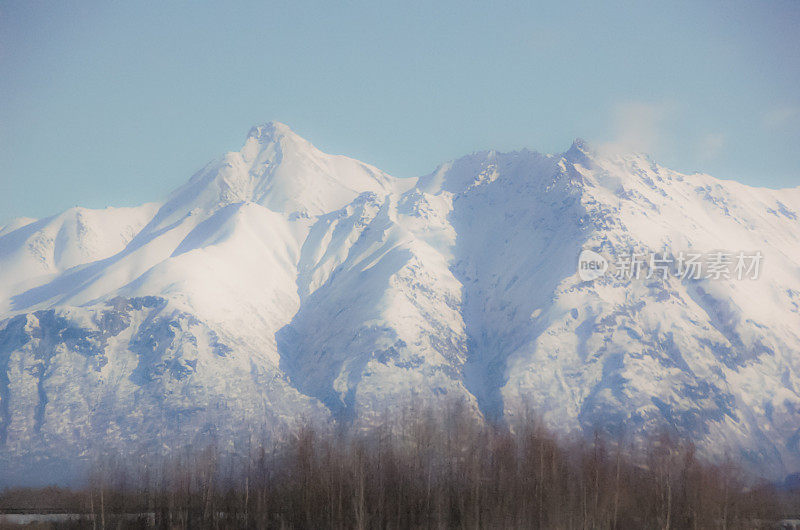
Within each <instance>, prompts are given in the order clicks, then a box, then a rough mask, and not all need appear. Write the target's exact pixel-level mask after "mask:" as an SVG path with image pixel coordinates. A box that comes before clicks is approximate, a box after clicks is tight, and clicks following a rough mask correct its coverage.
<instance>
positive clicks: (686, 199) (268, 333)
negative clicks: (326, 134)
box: [0, 123, 800, 484]
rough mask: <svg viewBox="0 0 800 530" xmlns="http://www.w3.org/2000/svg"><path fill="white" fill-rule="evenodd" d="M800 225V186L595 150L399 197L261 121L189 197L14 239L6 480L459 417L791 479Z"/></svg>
mask: <svg viewBox="0 0 800 530" xmlns="http://www.w3.org/2000/svg"><path fill="white" fill-rule="evenodd" d="M798 216H800V188H795V189H784V190H771V189H761V188H752V187H748V186H745V185H742V184H739V183H736V182H732V181H722V180H718V179H715V178H712V177H710V176H708V175H702V174H693V175H683V174H680V173H677V172H675V171H671V170H669V169H667V168H664V167H661V166H659V165H658V164H656V163H654V162H653V161H651V160H650V159H649V158H648V157H646V156H644V155H624V156H623V155H618V154H604V153H600V152H597V151H595V150H593V149H591V148H590V147H588V146H587V145H585V144H584V143H583V142H581V141H580V140H577V141H576V142H575V143H574V144H573V145H572V146H571V147H570V148H569V149H568V150H567V151H566V152H564V153H561V154H554V155H550V154H539V153H536V152H533V151H528V150H522V151H518V152H511V153H499V152H495V151H485V152H479V153H473V154H471V155H468V156H465V157H463V158H460V159H458V160H455V161H452V162H448V163H446V164H443V165H442V166H440V167H439V168H437V169H436V170H435V171H434V172H433V173H431V174H429V175H426V176H424V177H420V178H395V177H392V176H390V175H388V174H386V173H384V172H383V171H381V170H379V169H377V168H375V167H372V166H370V165H368V164H364V163H362V162H359V161H357V160H353V159H351V158H347V157H344V156H333V155H328V154H325V153H322V152H320V151H319V150H317V149H316V148H315V147H314V146H313V145H311V144H310V143H309V142H307V141H306V140H304V139H302V138H300V137H299V136H298V135H296V134H295V133H293V132H292V131H291V130H290V129H289V128H288V127H287V126H285V125H282V124H280V123H270V124H267V125H263V126H259V127H255V128H253V129H252V130H251V131H250V134H249V136H248V138H247V140H246V142H245V144H244V146H243V147H242V149H241V151H239V152H233V153H228V154H226V155H225V156H224V157H222V158H221V159H220V160H218V161H215V162H212V163H211V164H209V165H207V166H206V167H205V168H203V169H202V170H200V171H199V172H197V173H196V174H195V175H194V176H193V177H192V178H191V179H190V180H189V181H188V182H187V183H186V184H184V185H183V186H181V187H179V188H178V189H176V190H175V191H174V192H173V193H172V194H171V195H170V196H169V197H168V198H167V199H166V201H164V202H162V203H149V204H144V205H141V206H138V207H134V208H108V209H105V210H89V209H84V208H74V209H70V210H68V211H66V212H64V213H61V214H59V215H56V216H54V217H50V218H47V219H41V220H35V219H18V220H14V221H11V222H10V223H8V224H7V225H6V226H3V227H0V469H2V470H4V472H3V473H0V475H2V477H3V480H4V481H5V482H7V483H15V484H16V483H22V482H26V481H27V482H32V481H51V480H55V479H58V478H59V477H70V476H73V474H74V473H75V472H76V470H78V469H80V468H81V466H84V465H85V464H86V462H88V461H89V460H91V458H92V457H93V455H96V454H100V453H102V452H106V451H111V452H117V453H121V454H135V455H148V454H165V453H166V452H169V451H171V450H175V449H179V448H182V447H185V446H197V445H198V444H201V443H206V442H208V441H211V440H213V441H214V443H216V444H217V445H218V446H219V447H221V448H224V449H226V450H227V449H230V450H232V451H236V450H238V449H243V448H246V446H247V444H248V440H249V439H250V437H252V436H271V435H273V434H275V433H278V432H281V431H282V430H284V429H285V428H286V427H291V426H292V425H295V424H296V423H297V422H301V421H320V422H327V421H337V422H341V423H344V424H351V423H352V424H355V425H362V424H363V425H366V424H369V423H370V422H372V421H376V420H377V418H379V417H381V416H382V415H384V414H386V412H387V411H391V410H397V408H398V406H399V404H401V403H404V402H409V400H415V402H419V403H424V404H430V405H435V404H436V403H441V402H444V401H445V400H455V401H461V402H463V403H465V404H466V406H467V407H468V408H469V409H471V410H474V413H475V414H476V415H481V416H483V417H485V418H487V419H488V420H491V421H513V418H515V417H517V416H518V415H520V414H523V413H526V411H528V410H533V411H535V413H536V414H538V415H539V417H540V418H541V419H542V420H543V421H544V422H545V423H546V424H547V425H548V426H549V427H550V428H552V429H555V430H556V431H558V432H562V433H580V432H583V433H586V434H588V435H591V434H592V433H593V432H594V431H603V432H608V433H611V434H612V435H622V434H625V435H630V436H641V435H645V434H647V433H652V432H657V431H659V430H664V429H666V430H667V431H668V432H672V433H674V434H676V435H678V436H681V437H686V438H689V439H691V440H693V441H694V442H695V443H696V445H697V447H698V450H699V451H700V452H701V453H702V454H703V455H705V456H706V457H708V458H711V459H715V458H723V457H725V456H731V457H733V458H736V459H737V460H740V461H741V462H742V463H743V464H744V465H745V466H746V467H748V468H749V469H752V470H754V471H756V472H757V473H759V474H761V475H763V476H767V477H773V478H782V477H783V476H784V475H786V474H789V473H791V472H796V471H798V470H800V219H798ZM585 251H592V253H589V254H590V255H591V256H594V257H595V258H596V259H595V261H594V262H593V263H594V265H592V266H593V267H594V266H597V267H599V268H600V269H599V270H600V273H602V272H603V270H604V267H606V265H604V264H603V263H604V261H603V260H606V261H605V263H607V264H608V265H607V271H605V274H597V275H595V276H597V277H595V278H587V277H586V275H585V274H582V272H585V271H582V270H581V269H580V268H579V256H581V255H582V252H583V253H584V255H586V253H585ZM742 254H744V255H745V257H746V258H747V260H748V261H747V263H746V267H744V268H742V263H743V262H742V261H741V256H742ZM697 255H700V258H698V259H697V260H695V261H694V262H693V263H694V264H697V263H700V264H701V265H702V266H704V267H705V269H703V270H702V271H692V270H689V269H687V267H686V265H687V261H686V260H685V258H686V257H687V256H690V257H691V256H697ZM756 256H758V259H756ZM636 257H639V258H640V259H641V264H640V265H641V267H640V270H639V265H637V264H636V263H635V262H636ZM689 261H691V260H689ZM581 263H583V261H582V262H581ZM595 272H596V271H595ZM687 272H689V273H688V274H687ZM694 272H698V273H697V274H695V273H694ZM628 273H630V274H628ZM742 273H745V274H742ZM243 450H244V449H243Z"/></svg>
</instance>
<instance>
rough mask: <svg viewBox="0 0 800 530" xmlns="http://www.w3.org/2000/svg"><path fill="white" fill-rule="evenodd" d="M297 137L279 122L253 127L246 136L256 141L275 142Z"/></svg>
mask: <svg viewBox="0 0 800 530" xmlns="http://www.w3.org/2000/svg"><path fill="white" fill-rule="evenodd" d="M290 135H291V136H297V134H296V133H295V132H294V131H293V130H292V129H291V128H290V127H289V126H288V125H286V124H285V123H281V122H279V121H269V122H267V123H264V124H262V125H255V126H253V127H252V128H251V129H250V132H249V133H248V134H247V137H248V138H255V139H257V140H260V141H263V140H265V139H266V140H277V139H280V138H282V137H284V136H290Z"/></svg>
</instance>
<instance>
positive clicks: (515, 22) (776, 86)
mask: <svg viewBox="0 0 800 530" xmlns="http://www.w3.org/2000/svg"><path fill="white" fill-rule="evenodd" d="M427 4H428V3H427V2H415V1H405V2H381V1H375V0H373V1H370V2H325V3H322V2H320V3H312V2H302V1H300V2H295V1H291V2H290V1H286V0H284V1H280V2H274V3H267V2H263V3H262V2H258V3H256V2H252V3H251V2H214V3H211V2H188V1H186V2H178V1H174V2H107V1H103V2H96V3H95V2H88V1H80V2H69V1H61V0H59V1H54V2H38V1H29V0H20V1H3V0H0V223H3V222H5V221H6V220H8V219H9V218H11V217H16V216H22V215H25V216H33V217H42V216H46V215H49V214H52V213H56V212H57V211H60V210H63V209H66V208H68V207H71V206H74V205H82V206H88V207H104V206H106V205H132V204H138V203H141V202H145V201H150V200H161V199H162V198H163V197H164V196H165V195H166V194H167V193H168V192H169V191H170V190H171V189H173V188H174V187H176V186H178V185H179V184H181V183H183V182H184V181H185V180H186V179H188V177H189V176H190V175H191V174H192V173H193V172H194V171H195V170H197V169H199V168H200V167H202V166H203V165H204V164H205V163H206V162H208V161H209V160H211V159H213V158H216V157H218V156H219V155H221V154H222V153H224V152H225V151H228V150H233V149H239V148H240V147H241V144H242V142H243V141H244V137H245V135H246V134H247V131H248V129H249V128H250V126H251V125H254V124H256V123H262V122H265V121H269V120H278V121H283V122H285V123H287V124H289V125H290V126H291V127H292V128H293V129H294V130H295V131H297V132H298V133H299V134H300V135H302V136H304V137H306V138H308V139H309V140H310V141H311V142H312V143H314V144H315V145H317V146H318V147H319V148H321V149H322V150H324V151H327V152H331V153H341V154H347V155H349V156H353V157H355V158H358V159H361V160H364V161H365V162H369V163H372V164H374V165H376V166H378V167H380V168H382V169H384V170H386V171H388V172H390V173H392V174H394V175H397V176H417V175H421V174H425V173H428V172H430V171H432V170H433V169H434V167H435V166H436V165H438V164H439V163H441V162H443V161H445V160H447V159H450V158H454V157H457V156H461V155H463V154H466V153H469V152H472V151H474V150H478V149H485V148H496V149H500V150H510V149H516V148H520V147H530V148H532V149H536V150H539V151H544V152H561V151H564V150H566V149H567V148H568V147H569V145H570V143H571V142H572V139H573V138H575V137H578V136H580V137H584V138H587V139H588V140H589V141H590V142H593V143H595V144H604V143H610V144H616V145H619V146H621V147H624V148H629V149H633V150H641V151H647V152H650V153H651V154H652V155H653V156H654V157H655V159H656V160H658V161H659V162H661V163H663V164H665V165H667V166H670V167H672V168H674V169H678V170H681V171H687V172H691V171H704V172H708V173H711V174H713V175H715V176H718V177H721V178H732V179H737V180H741V181H743V182H746V183H750V184H755V185H761V186H770V187H789V186H792V187H794V186H798V185H800V30H798V28H800V2H798V1H787V2H779V1H763V2H756V1H748V2H736V1H721V2H711V1H703V0H693V1H691V2H672V1H669V2H666V1H652V2H621V3H609V2H598V1H596V0H595V1H591V2H585V3H570V2H553V3H549V4H547V5H531V4H532V3H529V2H520V3H511V2H480V3H478V2H464V1H459V2H452V3H450V2H437V3H436V5H435V6H432V5H427Z"/></svg>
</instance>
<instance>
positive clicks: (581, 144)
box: [564, 138, 595, 166]
mask: <svg viewBox="0 0 800 530" xmlns="http://www.w3.org/2000/svg"><path fill="white" fill-rule="evenodd" d="M594 154H595V152H594V149H592V148H591V146H590V145H589V143H588V142H587V141H586V140H584V139H583V138H575V140H574V141H573V142H572V146H571V147H570V148H569V149H567V151H566V152H565V153H564V157H565V158H566V159H567V160H569V161H570V162H577V163H579V164H581V165H582V166H588V165H589V161H590V160H591V158H592V157H593V155H594Z"/></svg>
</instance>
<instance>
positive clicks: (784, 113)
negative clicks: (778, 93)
mask: <svg viewBox="0 0 800 530" xmlns="http://www.w3.org/2000/svg"><path fill="white" fill-rule="evenodd" d="M798 122H800V106H798V105H786V106H783V107H776V108H774V109H771V110H768V111H767V112H765V113H764V115H763V116H762V117H761V125H762V127H764V128H765V129H770V130H775V129H782V128H783V127H786V126H787V125H791V124H795V123H798Z"/></svg>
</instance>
